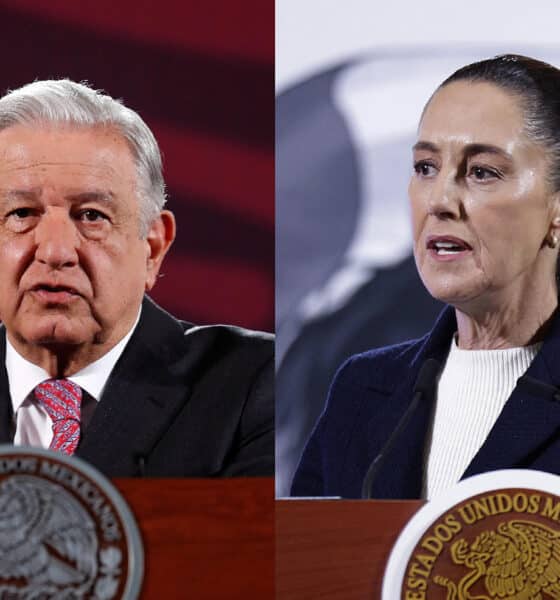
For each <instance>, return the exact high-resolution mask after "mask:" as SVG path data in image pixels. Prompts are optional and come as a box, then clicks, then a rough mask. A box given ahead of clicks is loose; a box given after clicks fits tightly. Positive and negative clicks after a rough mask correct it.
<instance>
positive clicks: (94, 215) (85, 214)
mask: <svg viewBox="0 0 560 600" xmlns="http://www.w3.org/2000/svg"><path fill="white" fill-rule="evenodd" d="M80 219H81V220H82V221H88V222H89V223H94V222H96V221H104V220H106V219H107V216H106V215H105V214H103V213H102V212H100V211H98V210H96V209H94V208H88V209H87V210H83V211H82V212H81V213H80Z"/></svg>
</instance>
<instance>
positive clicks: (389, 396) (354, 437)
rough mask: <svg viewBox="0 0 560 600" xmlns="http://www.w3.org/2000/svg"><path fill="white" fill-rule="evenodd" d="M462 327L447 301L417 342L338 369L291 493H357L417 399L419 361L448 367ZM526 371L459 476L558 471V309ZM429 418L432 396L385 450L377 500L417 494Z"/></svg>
mask: <svg viewBox="0 0 560 600" xmlns="http://www.w3.org/2000/svg"><path fill="white" fill-rule="evenodd" d="M456 329H457V324H456V321H455V313H454V310H453V309H452V308H450V307H448V308H446V309H445V310H444V312H443V313H442V314H441V315H440V317H439V319H438V321H437V322H436V324H435V326H434V328H433V329H432V331H431V332H430V333H429V334H428V335H426V336H425V337H423V338H421V339H420V340H416V341H411V342H406V343H404V344H398V345H396V346H389V347H385V348H380V349H377V350H371V351H369V352H366V353H363V354H358V355H356V356H354V357H352V358H350V359H349V360H348V361H347V362H346V363H345V364H344V365H343V366H342V367H341V368H340V370H339V371H338V373H337V375H336V377H335V379H334V381H333V384H332V386H331V390H330V395H329V400H328V404H327V408H326V409H325V412H324V413H323V415H322V416H321V418H320V420H319V422H318V423H317V426H316V428H315V430H314V432H313V434H312V436H311V438H310V440H309V442H308V444H307V446H306V449H305V451H304V453H303V455H302V459H301V462H300V464H299V467H298V470H297V472H296V475H295V477H294V480H293V484H292V495H294V496H343V497H347V498H359V497H360V492H361V486H362V482H363V479H364V477H365V474H366V472H367V470H368V467H369V465H370V464H371V462H372V461H373V460H374V458H375V457H376V455H377V454H378V452H379V451H380V450H381V449H382V447H383V445H384V444H385V442H386V441H387V439H388V437H389V435H390V434H391V432H392V431H393V430H394V429H395V427H396V426H397V423H398V422H399V420H400V418H401V416H402V415H403V413H404V411H405V410H406V408H407V406H408V405H409V404H410V402H411V400H412V396H413V393H412V389H413V386H414V383H415V381H416V378H417V377H418V373H419V369H420V367H421V366H422V365H423V364H424V362H425V361H426V360H427V359H428V358H435V359H436V360H438V361H439V362H440V363H441V364H442V365H443V363H444V361H445V358H446V356H447V353H448V351H449V347H450V344H451V338H452V335H453V333H454V332H455V331H456ZM525 376H529V377H530V378H532V379H531V380H530V381H529V380H527V379H526V378H525ZM525 376H524V377H522V378H520V379H519V381H518V383H517V386H516V387H515V389H514V391H513V392H512V394H511V396H510V398H509V399H508V401H507V403H506V405H505V407H504V409H503V410H502V412H501V414H500V416H499V418H498V420H497V421H496V423H495V425H494V427H493V428H492V430H491V432H490V434H489V436H488V438H487V439H486V441H485V443H484V444H483V446H482V447H481V448H480V450H479V452H478V453H477V454H476V456H475V457H474V458H473V460H472V462H471V463H470V465H469V466H468V468H467V469H466V471H465V473H464V474H463V477H469V476H471V475H475V474H477V473H483V472H485V471H492V470H495V469H507V468H521V469H538V470H542V471H548V472H550V473H556V474H560V389H558V388H557V386H560V311H557V312H556V314H555V315H554V316H553V318H552V319H551V323H550V326H549V329H548V332H547V335H546V339H545V341H544V343H543V346H542V348H541V350H540V351H539V353H538V354H537V356H536V357H535V359H534V360H533V362H532V363H531V366H530V367H529V369H528V370H527V372H526V373H525ZM432 415H433V397H432V398H423V399H422V401H421V402H420V404H419V406H418V407H417V409H416V411H415V412H414V415H413V418H412V419H411V421H410V422H409V423H408V425H407V427H406V429H405V430H404V431H403V432H402V433H401V435H400V436H399V438H398V440H397V442H396V444H395V446H394V447H393V449H392V450H391V452H389V453H388V454H387V455H386V459H385V461H384V462H383V464H382V466H381V469H380V471H379V472H378V474H377V476H376V478H375V480H374V482H373V494H372V495H373V497H374V498H419V497H420V494H421V490H422V477H423V462H424V448H425V445H426V442H427V440H426V438H427V434H428V431H429V429H430V424H431V419H432Z"/></svg>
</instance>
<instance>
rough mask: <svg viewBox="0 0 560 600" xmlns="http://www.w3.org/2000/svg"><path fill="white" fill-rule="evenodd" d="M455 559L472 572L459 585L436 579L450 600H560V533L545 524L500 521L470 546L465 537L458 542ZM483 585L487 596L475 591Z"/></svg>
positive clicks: (452, 553) (454, 544) (456, 562)
mask: <svg viewBox="0 0 560 600" xmlns="http://www.w3.org/2000/svg"><path fill="white" fill-rule="evenodd" d="M451 558H452V560H453V562H454V563H455V564H457V565H464V566H466V567H468V568H469V569H470V572H469V573H467V574H466V575H465V576H464V577H462V578H461V579H460V580H459V581H458V582H454V581H452V580H451V579H449V578H447V577H444V576H442V575H435V576H434V578H433V580H434V582H435V583H437V584H438V585H441V586H443V587H446V588H447V596H446V600H494V599H495V598H499V599H500V600H501V599H505V598H507V599H509V600H547V599H548V598H555V599H558V600H560V531H555V530H554V529H550V528H549V527H546V526H545V525H542V524H540V523H536V522H530V521H523V520H511V521H507V522H503V523H500V524H499V525H498V526H497V528H496V530H495V531H485V532H483V533H481V534H480V535H479V536H477V538H476V539H475V541H474V542H473V543H472V544H471V545H470V546H469V544H468V543H467V541H466V540H465V539H460V540H457V541H456V542H454V543H453V544H452V546H451ZM478 582H481V583H482V585H483V587H484V588H485V591H486V595H484V594H482V595H481V594H480V593H476V592H474V591H473V592H474V593H471V589H472V588H473V586H474V585H475V584H477V583H478ZM477 587H479V589H480V586H477Z"/></svg>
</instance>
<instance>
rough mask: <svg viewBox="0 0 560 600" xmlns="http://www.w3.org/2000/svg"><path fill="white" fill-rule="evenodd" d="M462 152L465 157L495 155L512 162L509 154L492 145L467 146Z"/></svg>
mask: <svg viewBox="0 0 560 600" xmlns="http://www.w3.org/2000/svg"><path fill="white" fill-rule="evenodd" d="M464 152H465V155H466V156H467V157H470V156H475V155H476V154H495V155H497V156H500V157H501V158H504V159H506V160H509V161H513V156H512V155H511V154H510V153H509V152H507V151H506V150H504V149H503V148H500V147H499V146H494V145H493V144H467V145H466V146H465V148H464Z"/></svg>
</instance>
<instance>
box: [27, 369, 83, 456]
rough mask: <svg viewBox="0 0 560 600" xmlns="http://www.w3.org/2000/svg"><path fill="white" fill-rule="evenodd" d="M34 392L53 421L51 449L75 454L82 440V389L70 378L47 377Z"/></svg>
mask: <svg viewBox="0 0 560 600" xmlns="http://www.w3.org/2000/svg"><path fill="white" fill-rule="evenodd" d="M34 394H35V398H37V400H38V401H39V402H40V403H41V406H43V408H44V409H45V410H46V411H47V414H48V415H49V417H50V418H51V420H52V422H53V425H52V430H53V439H52V442H51V445H50V446H49V447H50V449H51V450H58V451H59V452H64V454H73V453H74V450H76V447H77V446H78V442H79V441H80V403H81V401H82V389H81V388H80V386H79V385H76V384H75V383H72V382H71V381H69V380H68V379H47V380H46V381H43V382H42V383H40V384H39V385H38V386H37V387H36V388H35V390H34Z"/></svg>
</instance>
